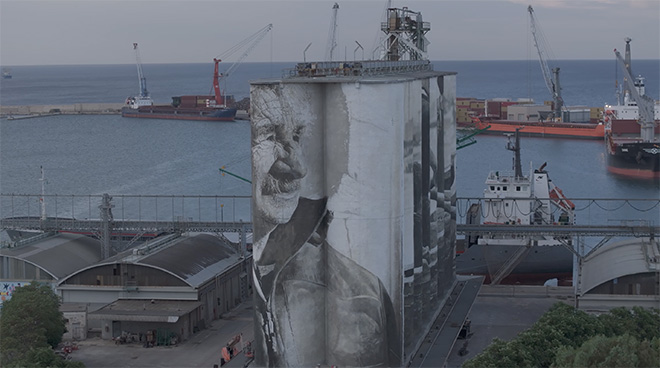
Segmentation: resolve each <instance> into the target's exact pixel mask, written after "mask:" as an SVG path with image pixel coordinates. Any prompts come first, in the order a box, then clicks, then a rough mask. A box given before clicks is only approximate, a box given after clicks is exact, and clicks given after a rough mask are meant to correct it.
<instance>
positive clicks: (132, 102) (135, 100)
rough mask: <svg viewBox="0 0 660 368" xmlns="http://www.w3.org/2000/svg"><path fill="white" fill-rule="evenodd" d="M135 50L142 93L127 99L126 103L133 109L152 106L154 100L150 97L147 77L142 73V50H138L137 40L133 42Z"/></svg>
mask: <svg viewBox="0 0 660 368" xmlns="http://www.w3.org/2000/svg"><path fill="white" fill-rule="evenodd" d="M133 50H134V51H135V62H136V64H137V72H138V82H139V84H140V93H139V94H138V95H137V96H135V97H133V96H129V97H128V98H127V99H126V104H127V105H129V106H130V107H131V108H133V109H138V108H139V107H140V106H151V105H153V104H154V102H153V101H152V100H151V97H149V91H148V90H147V79H146V78H145V77H144V73H142V59H140V50H138V44H137V42H134V43H133Z"/></svg>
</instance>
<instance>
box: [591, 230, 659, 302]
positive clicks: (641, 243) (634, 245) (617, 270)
mask: <svg viewBox="0 0 660 368" xmlns="http://www.w3.org/2000/svg"><path fill="white" fill-rule="evenodd" d="M659 269H660V243H659V242H658V241H657V240H651V239H649V238H631V239H627V240H623V241H621V242H617V243H614V244H609V245H605V246H603V247H601V248H600V249H598V250H596V251H595V252H594V253H593V254H591V255H589V256H588V257H586V258H585V260H584V262H583V266H582V280H581V282H582V289H583V292H585V293H586V292H588V291H589V290H591V289H593V288H595V287H596V286H598V285H600V284H602V283H604V282H607V281H610V280H612V279H615V278H617V277H623V276H626V275H632V274H636V273H644V272H658V270H659Z"/></svg>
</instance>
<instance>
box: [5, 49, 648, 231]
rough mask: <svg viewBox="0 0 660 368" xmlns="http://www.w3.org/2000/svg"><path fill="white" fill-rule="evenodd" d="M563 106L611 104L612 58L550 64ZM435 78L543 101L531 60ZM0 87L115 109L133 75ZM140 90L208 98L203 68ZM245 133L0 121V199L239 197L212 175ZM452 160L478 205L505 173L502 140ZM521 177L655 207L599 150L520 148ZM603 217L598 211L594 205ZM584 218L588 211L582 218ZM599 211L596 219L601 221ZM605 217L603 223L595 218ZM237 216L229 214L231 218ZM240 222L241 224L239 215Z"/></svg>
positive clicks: (610, 211)
mask: <svg viewBox="0 0 660 368" xmlns="http://www.w3.org/2000/svg"><path fill="white" fill-rule="evenodd" d="M557 64H558V65H560V67H561V76H560V78H561V85H562V94H563V97H564V101H565V102H566V104H567V105H569V106H603V105H604V104H605V103H610V104H612V103H615V102H616V101H615V86H616V84H615V80H616V78H617V77H618V79H619V80H620V79H621V72H620V71H619V70H618V69H617V66H616V64H615V62H614V60H590V61H560V62H558V63H557ZM293 66H294V64H293V63H245V64H243V65H241V66H240V68H238V69H237V70H236V71H235V72H234V73H233V75H231V76H229V77H228V78H227V80H226V83H225V84H224V85H222V86H221V88H223V89H224V90H226V91H227V93H228V94H233V95H235V97H236V98H237V99H241V98H243V97H247V96H248V95H249V83H248V81H249V80H254V79H259V78H279V77H280V76H281V75H282V70H283V69H285V68H291V67H293ZM435 69H436V70H446V71H455V72H457V73H458V75H457V94H458V96H461V97H476V98H498V97H506V98H512V99H517V98H533V99H534V100H535V101H536V102H537V103H542V102H543V101H545V100H549V99H550V95H549V92H548V91H547V89H546V87H545V85H544V83H543V79H542V76H541V71H540V68H539V65H538V63H536V62H532V61H465V62H458V61H452V62H444V61H442V62H435ZM11 70H12V74H13V79H10V80H2V81H1V85H0V104H2V105H29V104H32V105H41V104H72V103H83V102H120V103H121V102H123V101H124V100H125V99H126V97H128V96H130V95H135V94H136V92H137V91H138V80H137V72H136V68H135V66H134V65H88V66H24V67H21V66H15V67H11ZM143 70H144V75H145V77H146V79H147V87H148V89H149V91H150V92H151V95H152V97H153V98H154V100H155V101H156V102H157V103H169V102H170V97H171V96H175V95H183V94H207V93H210V92H211V77H212V74H213V65H212V63H209V64H154V65H150V64H147V65H144V66H143ZM633 71H634V73H635V74H642V75H644V76H645V77H646V81H647V86H646V91H647V95H650V96H651V97H653V98H654V99H658V95H659V93H658V88H659V84H660V83H658V81H660V77H659V72H660V61H659V60H639V61H634V62H633ZM249 138H250V129H249V123H247V122H245V121H237V122H234V123H217V122H189V121H188V122H186V121H173V120H150V119H126V118H122V117H120V116H115V115H112V116H53V117H44V118H35V119H26V120H0V193H3V194H9V193H21V194H38V193H40V192H41V182H40V181H39V178H40V166H43V167H44V169H45V173H46V177H47V185H46V191H47V193H50V194H62V195H70V194H76V195H78V194H102V193H109V194H111V195H121V194H124V195H148V194H158V195H250V193H251V188H250V185H249V184H248V183H245V182H243V181H240V180H237V179H235V178H232V177H229V176H224V177H222V176H220V175H219V171H218V168H220V167H222V166H224V167H225V168H226V169H227V170H230V171H231V172H233V173H235V174H237V175H240V176H242V177H246V178H249V177H250V175H251V174H250V172H251V167H250V140H249ZM476 140H477V143H476V144H474V145H471V146H468V147H465V148H463V149H460V150H459V151H458V152H457V184H458V186H457V193H458V196H460V197H481V196H482V194H483V186H484V180H485V178H486V175H487V174H488V172H489V171H491V170H502V171H506V170H511V167H512V154H511V152H509V151H507V150H505V149H504V146H505V144H506V138H505V137H499V136H477V137H476ZM521 146H522V161H523V167H524V168H529V167H539V166H540V165H541V164H543V163H544V162H547V170H548V172H549V173H550V177H551V178H552V179H553V181H554V182H555V184H557V185H558V186H559V187H560V188H561V189H563V191H564V193H565V194H566V195H567V196H569V197H571V198H622V199H627V198H637V199H640V198H658V196H659V193H660V191H659V189H660V187H659V186H658V184H657V183H649V182H640V181H634V180H628V179H623V178H619V177H616V176H613V175H610V174H608V173H607V170H606V166H605V152H604V146H603V142H601V141H585V140H568V139H550V138H523V140H522V143H521ZM634 204H635V206H636V207H638V209H642V210H644V211H637V210H634V209H632V208H630V207H629V206H627V205H624V206H619V204H617V203H610V207H607V206H604V207H605V208H604V209H603V208H601V209H600V211H599V212H600V214H599V215H595V214H594V213H595V212H596V210H597V208H596V206H590V207H588V208H587V207H585V209H584V210H583V211H582V212H580V213H578V222H580V223H583V224H586V223H603V222H606V221H619V220H631V219H632V220H638V219H643V220H646V221H653V222H654V223H656V224H657V223H658V222H660V220H659V218H660V212H659V211H660V209H659V208H658V207H655V208H652V207H649V206H646V207H645V205H644V203H640V202H635V203H634ZM601 207H602V206H601ZM592 211H593V212H592ZM603 211H604V212H603ZM603 213H604V214H603ZM239 216H240V215H239ZM243 220H246V221H249V215H246V218H243Z"/></svg>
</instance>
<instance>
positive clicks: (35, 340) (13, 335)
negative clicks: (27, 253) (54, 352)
mask: <svg viewBox="0 0 660 368" xmlns="http://www.w3.org/2000/svg"><path fill="white" fill-rule="evenodd" d="M59 305H60V302H59V299H58V297H57V295H55V293H54V292H53V290H52V289H51V288H50V287H49V286H48V285H44V284H39V283H38V282H36V281H33V282H32V283H30V284H28V285H25V286H22V287H20V288H17V289H16V290H15V291H14V293H13V295H12V297H11V299H9V300H8V301H5V302H4V303H3V306H2V314H1V315H0V331H2V333H1V334H0V358H1V359H2V363H3V366H5V365H10V364H11V363H12V362H13V361H21V360H23V359H25V358H26V357H27V356H28V355H29V354H30V352H31V351H32V350H35V349H40V348H49V349H50V348H55V347H57V345H58V344H59V343H60V342H61V341H62V335H63V334H64V331H65V322H64V317H63V316H62V313H61V312H60V311H59Z"/></svg>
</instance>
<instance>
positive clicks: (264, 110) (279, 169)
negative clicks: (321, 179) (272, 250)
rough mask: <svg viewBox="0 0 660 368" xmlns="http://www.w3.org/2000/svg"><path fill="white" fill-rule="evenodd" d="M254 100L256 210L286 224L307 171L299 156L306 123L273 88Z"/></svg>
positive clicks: (253, 141) (253, 156)
mask: <svg viewBox="0 0 660 368" xmlns="http://www.w3.org/2000/svg"><path fill="white" fill-rule="evenodd" d="M251 104H252V111H253V116H252V165H253V171H254V178H253V179H254V184H253V185H254V188H255V189H254V190H255V193H254V200H255V210H256V211H257V213H258V214H259V216H261V218H262V219H263V220H265V221H267V222H268V223H271V224H274V225H275V224H283V223H286V222H288V221H289V219H290V218H291V215H292V214H293V212H294V211H295V209H296V206H297V205H298V198H299V196H300V181H301V179H302V178H303V177H304V176H305V174H306V173H307V170H306V168H305V167H304V166H303V165H302V163H301V160H300V155H301V146H300V139H301V137H302V134H303V131H304V126H303V125H302V124H301V123H299V122H297V121H296V119H294V117H293V116H292V114H291V112H290V111H288V109H286V108H285V106H286V103H285V102H284V101H283V100H282V98H281V96H280V95H279V93H276V92H275V91H274V90H273V89H262V90H260V92H259V93H258V94H256V95H255V96H254V99H253V101H252V102H251Z"/></svg>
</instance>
